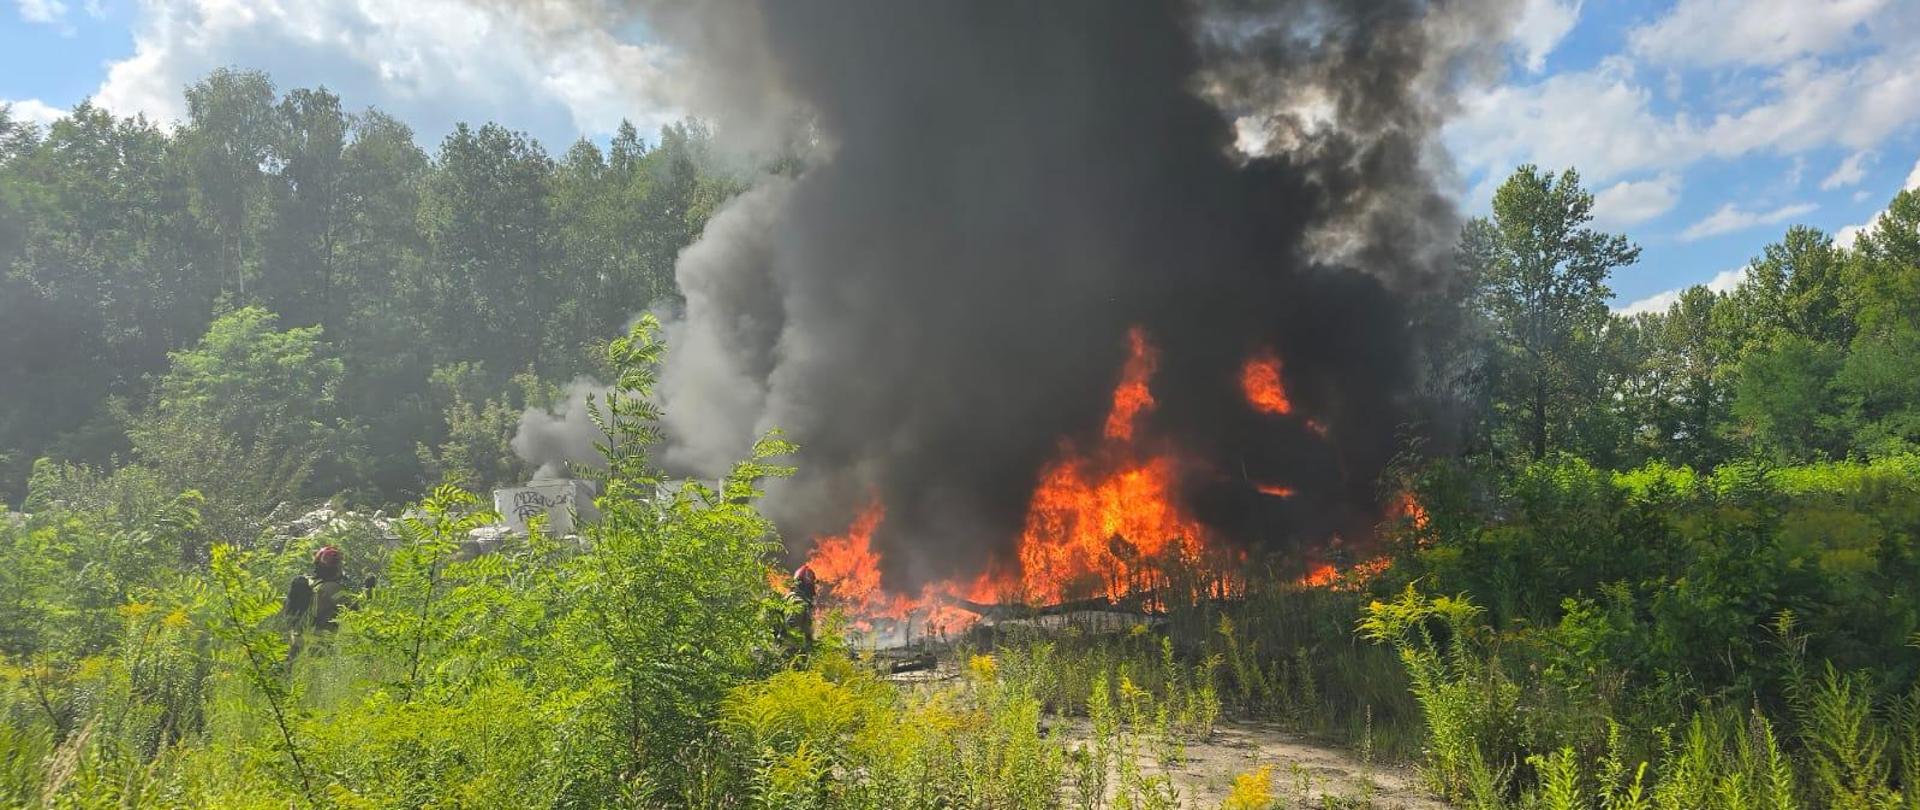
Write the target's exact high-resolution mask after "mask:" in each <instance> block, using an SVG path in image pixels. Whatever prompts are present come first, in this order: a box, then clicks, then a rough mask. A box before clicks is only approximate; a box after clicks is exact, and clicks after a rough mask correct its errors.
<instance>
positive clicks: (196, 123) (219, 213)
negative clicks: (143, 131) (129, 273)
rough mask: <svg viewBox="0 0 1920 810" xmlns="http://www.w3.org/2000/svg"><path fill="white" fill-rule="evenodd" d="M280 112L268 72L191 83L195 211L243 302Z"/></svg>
mask: <svg viewBox="0 0 1920 810" xmlns="http://www.w3.org/2000/svg"><path fill="white" fill-rule="evenodd" d="M279 119H280V116H279V115H278V114H277V113H276V111H275V109H274V90H273V82H272V81H271V80H269V79H268V78H267V75H266V74H265V73H261V72H259V71H251V70H233V69H230V68H220V69H218V70H215V71H214V72H212V73H210V74H208V75H207V77H206V78H204V79H201V80H200V81H198V82H195V83H194V84H193V86H191V87H188V88H187V123H186V125H185V126H184V127H182V128H181V130H180V135H179V146H180V149H181V150H182V154H183V157H184V160H185V162H186V164H185V165H186V169H187V171H188V172H189V173H190V176H191V177H192V179H193V181H194V182H193V191H194V204H195V210H196V211H197V212H198V213H199V214H200V216H202V217H203V218H205V219H206V220H207V222H208V223H209V224H210V225H211V227H212V230H213V233H214V236H215V251H214V256H213V259H214V261H215V265H216V266H217V267H219V268H220V271H221V272H220V276H219V278H221V279H222V280H223V281H230V282H231V283H232V285H233V286H232V289H233V290H235V291H236V292H237V293H238V294H239V295H240V296H241V297H242V298H243V299H244V298H245V296H246V292H247V280H248V276H250V275H252V274H254V273H255V272H257V269H256V268H255V267H254V263H255V262H257V261H258V259H259V257H258V256H257V255H256V252H255V251H254V250H253V248H252V245H253V243H254V241H255V236H256V234H257V229H256V228H254V227H252V226H253V224H254V223H253V221H252V218H253V217H254V216H255V215H256V214H257V213H258V212H259V211H260V209H261V203H262V200H263V199H264V198H265V196H266V191H267V165H268V158H269V157H271V156H272V155H273V147H274V141H275V140H276V133H277V131H278V130H279V126H278V124H279Z"/></svg>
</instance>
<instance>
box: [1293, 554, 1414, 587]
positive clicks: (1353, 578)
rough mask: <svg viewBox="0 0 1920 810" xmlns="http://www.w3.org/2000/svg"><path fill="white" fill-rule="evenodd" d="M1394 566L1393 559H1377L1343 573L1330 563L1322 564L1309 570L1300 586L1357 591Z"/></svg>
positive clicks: (1349, 568) (1356, 565)
mask: <svg viewBox="0 0 1920 810" xmlns="http://www.w3.org/2000/svg"><path fill="white" fill-rule="evenodd" d="M1392 566H1393V558H1391V557H1375V558H1373V559H1370V560H1362V561H1360V562H1358V563H1354V564H1353V565H1352V566H1350V567H1348V568H1347V570H1345V571H1341V570H1340V569H1338V568H1335V567H1334V566H1333V565H1332V564H1330V563H1321V564H1319V565H1316V566H1314V567H1313V568H1311V569H1308V571H1307V573H1306V575H1305V576H1302V577H1300V584H1301V585H1302V586H1303V587H1308V588H1330V589H1332V590H1337V591H1355V590H1359V589H1360V587H1361V586H1363V585H1365V584H1367V583H1368V582H1370V581H1372V580H1373V579H1374V578H1375V577H1378V576H1380V575H1381V574H1384V573H1386V572H1387V569H1388V568H1391V567H1392Z"/></svg>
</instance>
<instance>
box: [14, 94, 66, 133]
mask: <svg viewBox="0 0 1920 810" xmlns="http://www.w3.org/2000/svg"><path fill="white" fill-rule="evenodd" d="M0 106H5V107H7V108H8V111H9V112H10V113H12V115H13V120H15V121H26V122H28V123H32V124H37V125H39V126H41V127H47V126H52V125H53V122H55V121H58V120H60V118H61V117H62V116H65V115H66V114H67V111H66V110H63V109H60V108H59V107H55V106H53V105H52V104H48V103H46V102H44V101H41V100H40V99H37V98H28V99H21V100H19V101H9V100H7V99H0Z"/></svg>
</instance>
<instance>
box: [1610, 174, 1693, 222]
mask: <svg viewBox="0 0 1920 810" xmlns="http://www.w3.org/2000/svg"><path fill="white" fill-rule="evenodd" d="M1679 201H1680V178H1679V177H1677V176H1675V175H1672V174H1662V175H1660V176H1658V177H1655V178H1652V179H1650V180H1623V181H1621V182H1618V183H1615V184H1613V185H1611V186H1608V187H1606V188H1604V189H1601V190H1600V191H1599V192H1598V193H1596V194H1594V195H1593V218H1594V220H1595V221H1596V222H1598V223H1599V224H1600V225H1603V226H1606V227H1620V226H1623V225H1634V224H1638V223H1641V222H1645V221H1647V220H1649V219H1653V218H1654V217H1657V216H1660V215H1661V214H1664V213H1666V212H1667V211H1669V210H1672V208H1673V206H1674V203H1676V202H1679Z"/></svg>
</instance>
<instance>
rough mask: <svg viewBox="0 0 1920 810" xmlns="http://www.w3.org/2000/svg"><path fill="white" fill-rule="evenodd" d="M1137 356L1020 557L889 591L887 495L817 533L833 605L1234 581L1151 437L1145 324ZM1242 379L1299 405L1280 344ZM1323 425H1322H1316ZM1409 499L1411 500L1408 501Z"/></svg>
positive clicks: (889, 605)
mask: <svg viewBox="0 0 1920 810" xmlns="http://www.w3.org/2000/svg"><path fill="white" fill-rule="evenodd" d="M1127 348H1128V353H1127V359H1126V362H1125V363H1124V364H1123V365H1122V367H1121V369H1120V379H1119V381H1118V382H1117V384H1116V385H1115V386H1114V391H1113V397H1112V402H1111V405H1110V406H1109V408H1108V412H1107V418H1106V421H1105V423H1104V426H1103V430H1102V431H1101V434H1100V438H1099V440H1098V441H1096V442H1095V443H1094V444H1093V446H1091V447H1080V446H1076V444H1075V443H1074V442H1071V441H1068V440H1065V439H1063V440H1062V441H1061V443H1060V449H1059V453H1058V455H1057V456H1056V457H1055V459H1054V460H1053V461H1052V462H1051V463H1049V464H1048V465H1047V466H1046V467H1044V468H1043V469H1042V470H1041V472H1040V477H1039V483H1038V484H1037V485H1036V486H1035V487H1034V491H1033V494H1032V496H1031V497H1030V499H1029V501H1028V504H1027V515H1026V520H1025V524H1024V526H1023V527H1022V530H1021V533H1020V538H1019V542H1018V544H1017V546H1016V550H1015V551H1016V559H1013V560H989V561H987V563H988V568H989V573H987V574H983V575H981V576H980V577H978V578H976V579H974V580H971V581H964V582H963V581H948V582H942V583H936V584H934V585H931V586H928V587H927V588H926V589H925V590H923V591H922V593H921V594H920V595H919V596H918V597H909V596H904V595H897V594H889V593H888V592H887V591H886V590H885V589H884V588H883V587H882V585H881V581H880V561H881V560H880V554H879V552H878V551H877V550H876V549H875V548H874V547H873V544H872V536H873V532H874V531H875V530H876V529H877V528H879V526H880V525H881V523H882V522H883V521H884V520H885V517H886V511H885V508H884V506H883V505H882V504H880V503H878V502H876V503H874V504H872V505H870V506H869V507H868V508H867V509H866V510H864V511H863V512H861V514H860V515H859V516H858V517H857V518H856V519H855V520H854V522H853V524H852V525H851V526H850V527H849V528H848V530H847V532H846V533H845V534H841V535H834V536H829V537H822V538H818V539H816V540H815V542H814V549H813V552H812V553H811V554H810V555H809V556H808V558H807V561H806V564H807V565H808V566H809V567H811V568H812V569H813V572H814V574H815V575H816V576H817V577H819V579H820V581H821V582H822V583H824V584H825V585H826V587H827V596H828V598H829V599H831V600H832V601H833V603H835V604H837V605H839V606H841V607H843V608H845V609H846V610H847V611H848V613H849V614H850V615H852V616H854V617H855V618H856V620H857V621H858V622H860V623H862V624H864V623H865V622H867V621H870V620H873V619H892V620H895V621H903V620H904V621H913V620H915V619H918V621H919V622H920V626H921V627H924V628H928V629H938V628H941V627H949V628H951V627H957V626H958V625H959V624H962V623H965V622H966V621H969V620H971V619H972V618H974V616H975V614H972V613H970V612H967V611H965V610H963V609H961V608H959V607H956V606H955V605H954V604H953V601H954V599H955V598H956V597H957V598H959V599H964V600H966V601H970V602H975V603H997V602H1004V601H1018V602H1021V603H1025V604H1055V603H1059V602H1062V601H1065V600H1073V599H1086V598H1095V597H1106V598H1108V599H1120V598H1123V597H1127V596H1129V595H1133V594H1141V593H1146V592H1150V591H1152V590H1153V589H1155V588H1158V587H1161V586H1163V585H1166V584H1168V581H1169V579H1170V578H1171V577H1172V575H1173V573H1174V572H1175V571H1181V572H1186V573H1188V574H1196V575H1198V576H1197V577H1196V578H1195V579H1196V580H1197V581H1210V582H1212V583H1213V585H1212V586H1211V587H1213V588H1215V589H1216V590H1222V589H1225V588H1226V587H1227V585H1226V583H1227V582H1228V580H1227V577H1226V575H1227V574H1229V573H1231V572H1230V571H1229V569H1230V568H1231V567H1232V566H1231V564H1230V563H1231V560H1234V559H1239V558H1240V556H1239V555H1234V556H1228V555H1227V552H1226V551H1225V549H1224V548H1223V547H1222V546H1221V545H1220V544H1219V543H1218V540H1217V538H1213V537H1211V536H1209V532H1208V530H1207V528H1206V526H1205V525H1204V524H1202V523H1201V522H1200V521H1199V520H1198V519H1197V518H1195V517H1194V516H1193V515H1192V514H1191V513H1190V512H1189V511H1188V510H1187V509H1186V508H1185V507H1184V506H1183V504H1182V500H1181V498H1180V497H1179V488H1178V475H1177V472H1178V469H1179V458H1178V457H1177V456H1176V455H1175V451H1174V450H1173V449H1172V448H1169V447H1167V446H1164V444H1163V443H1156V442H1154V441H1153V440H1152V438H1151V437H1150V436H1149V435H1147V434H1148V433H1149V432H1150V431H1148V430H1146V428H1145V426H1144V425H1143V424H1142V417H1143V416H1145V415H1147V414H1150V413H1151V412H1152V411H1153V409H1154V407H1155V404H1156V403H1155V401H1154V397H1153V391H1152V388H1151V382H1152V378H1153V375H1154V372H1155V371H1156V369H1157V368H1158V365H1159V354H1158V352H1157V351H1156V350H1155V349H1154V347H1153V345H1152V343H1151V342H1150V341H1149V340H1148V337H1147V334H1146V333H1145V331H1144V330H1142V329H1140V328H1139V327H1134V328H1133V329H1131V330H1129V331H1128V333H1127ZM1240 384H1241V388H1242V391H1243V393H1244V394H1245V397H1246V402H1247V404H1248V406H1249V407H1251V408H1253V409H1254V410H1256V411H1259V412H1261V413H1269V414H1278V415H1286V414H1291V413H1292V412H1293V404H1292V401H1291V400H1290V399H1288V397H1287V392H1286V388H1285V386H1284V384H1283V383H1282V381H1281V363H1280V358H1279V357H1278V355H1276V354H1274V353H1272V352H1271V351H1265V352H1261V353H1259V354H1256V355H1255V356H1254V357H1253V358H1252V359H1250V360H1248V361H1247V363H1246V365H1245V366H1244V367H1243V368H1242V372H1241V376H1240ZM1315 424H1317V423H1315ZM1252 487H1253V489H1255V490H1256V491H1258V492H1260V493H1262V494H1264V495H1266V496H1269V497H1274V498H1292V497H1294V495H1295V494H1296V491H1295V490H1294V488H1293V487H1291V486H1288V485H1285V484H1277V483H1260V484H1253V485H1252ZM1402 508H1403V509H1404V508H1405V507H1404V505H1402ZM1338 579H1340V577H1339V575H1338V572H1336V571H1335V570H1334V568H1333V567H1332V566H1321V567H1319V568H1316V569H1314V570H1313V571H1311V572H1310V573H1309V574H1308V576H1307V577H1305V578H1303V579H1302V580H1301V582H1302V583H1303V584H1307V585H1314V586H1318V585H1331V584H1333V583H1334V582H1335V581H1336V580H1338Z"/></svg>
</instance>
